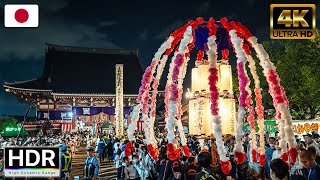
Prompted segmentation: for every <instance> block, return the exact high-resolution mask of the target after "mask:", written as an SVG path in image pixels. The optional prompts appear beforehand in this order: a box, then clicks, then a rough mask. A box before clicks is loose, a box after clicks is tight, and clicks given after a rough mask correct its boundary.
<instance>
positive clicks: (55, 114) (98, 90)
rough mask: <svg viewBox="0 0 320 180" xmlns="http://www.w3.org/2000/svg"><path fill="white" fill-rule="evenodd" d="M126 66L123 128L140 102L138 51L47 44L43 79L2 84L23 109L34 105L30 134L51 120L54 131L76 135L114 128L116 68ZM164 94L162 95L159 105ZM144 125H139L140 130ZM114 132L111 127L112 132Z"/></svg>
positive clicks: (26, 127)
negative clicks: (105, 126)
mask: <svg viewBox="0 0 320 180" xmlns="http://www.w3.org/2000/svg"><path fill="white" fill-rule="evenodd" d="M119 64H120V65H123V76H122V77H123V108H124V110H123V115H124V127H126V126H127V125H128V124H129V123H130V116H129V113H130V111H131V109H132V106H133V105H134V104H135V102H136V98H137V96H138V94H137V93H138V92H139V87H140V85H141V78H142V75H143V70H142V68H141V65H140V62H139V59H138V50H130V49H99V48H82V47H69V46H60V45H53V44H46V51H45V63H44V68H43V73H42V75H41V76H40V77H38V78H35V79H32V80H27V81H20V82H14V83H9V82H4V84H3V86H4V88H5V90H6V92H8V93H10V94H12V95H14V96H16V97H17V98H18V100H19V101H20V102H22V103H26V104H29V105H31V104H32V105H34V106H35V107H36V111H37V116H36V117H37V121H35V122H32V123H26V124H25V125H24V127H25V129H26V130H29V131H37V130H40V129H41V128H42V127H41V126H42V124H43V123H42V122H45V121H47V120H49V121H50V122H51V124H52V125H53V126H54V127H53V131H55V132H60V131H74V130H76V129H78V128H79V127H81V128H82V127H83V128H90V127H93V126H94V125H95V124H97V125H96V127H99V126H102V125H103V124H110V125H111V127H112V125H114V124H115V105H116V65H119ZM162 95H163V93H159V98H158V101H159V102H161V101H162V99H163V97H162ZM142 123H143V122H142V121H140V120H139V121H138V128H140V129H138V130H141V127H142ZM109 128H110V127H109Z"/></svg>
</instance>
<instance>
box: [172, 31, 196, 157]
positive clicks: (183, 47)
mask: <svg viewBox="0 0 320 180" xmlns="http://www.w3.org/2000/svg"><path fill="white" fill-rule="evenodd" d="M191 42H192V26H188V27H187V29H186V31H185V33H184V36H183V39H182V40H181V43H180V46H179V49H178V53H177V55H176V57H175V59H174V64H173V71H172V75H171V78H172V79H171V83H170V89H169V93H170V97H169V114H168V155H169V154H170V158H172V159H171V160H175V159H176V158H177V156H178V154H177V147H175V146H174V145H173V140H174V139H175V136H174V127H175V124H176V120H175V117H176V115H177V110H178V107H177V103H178V100H179V88H178V77H179V73H180V69H181V67H182V65H183V63H184V60H185V59H184V58H185V57H184V54H185V53H186V52H187V51H188V44H189V43H191ZM168 79H169V78H168ZM183 135H184V134H183ZM169 144H170V145H169ZM169 147H170V148H169ZM174 155H176V156H174ZM168 157H169V156H168ZM173 158H174V159H173Z"/></svg>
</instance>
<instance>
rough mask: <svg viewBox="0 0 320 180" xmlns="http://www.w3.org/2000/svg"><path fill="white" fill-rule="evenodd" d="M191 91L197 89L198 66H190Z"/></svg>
mask: <svg viewBox="0 0 320 180" xmlns="http://www.w3.org/2000/svg"><path fill="white" fill-rule="evenodd" d="M191 77H192V79H191V91H192V92H196V91H199V85H198V82H199V76H198V68H192V71H191Z"/></svg>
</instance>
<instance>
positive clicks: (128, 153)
mask: <svg viewBox="0 0 320 180" xmlns="http://www.w3.org/2000/svg"><path fill="white" fill-rule="evenodd" d="M133 149H134V147H133V145H132V142H131V141H130V142H128V143H127V144H126V148H125V149H124V154H125V155H126V156H131V151H132V150H133Z"/></svg>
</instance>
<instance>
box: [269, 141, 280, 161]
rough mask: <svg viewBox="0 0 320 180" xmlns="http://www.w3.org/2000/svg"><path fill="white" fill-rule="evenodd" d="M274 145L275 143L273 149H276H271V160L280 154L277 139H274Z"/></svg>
mask: <svg viewBox="0 0 320 180" xmlns="http://www.w3.org/2000/svg"><path fill="white" fill-rule="evenodd" d="M274 145H275V149H276V150H275V151H273V153H272V159H271V160H273V159H277V158H280V156H281V148H280V147H279V141H276V142H275V143H274Z"/></svg>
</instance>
